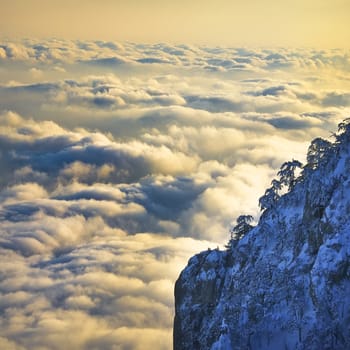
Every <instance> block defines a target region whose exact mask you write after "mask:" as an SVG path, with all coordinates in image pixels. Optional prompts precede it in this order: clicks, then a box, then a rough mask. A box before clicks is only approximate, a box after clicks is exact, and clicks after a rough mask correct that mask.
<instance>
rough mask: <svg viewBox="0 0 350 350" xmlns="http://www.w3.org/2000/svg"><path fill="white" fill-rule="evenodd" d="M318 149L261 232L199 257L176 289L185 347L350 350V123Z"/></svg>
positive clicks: (178, 335) (178, 332)
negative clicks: (224, 249) (332, 140)
mask: <svg viewBox="0 0 350 350" xmlns="http://www.w3.org/2000/svg"><path fill="white" fill-rule="evenodd" d="M311 146H312V145H311ZM311 146H310V149H311V148H312V147H311ZM310 149H309V151H310ZM312 152H313V151H312V150H311V151H310V154H309V155H308V159H309V160H310V162H311V159H312V161H313V163H309V164H308V165H307V166H306V167H304V170H303V173H302V176H301V177H300V178H299V179H298V181H297V182H296V184H295V185H294V187H293V188H292V189H291V190H290V191H289V192H288V193H286V194H285V195H283V196H281V198H280V199H279V200H278V201H276V203H274V205H273V206H271V207H270V208H268V209H266V210H265V211H264V212H263V214H262V216H261V217H260V220H259V224H258V225H257V226H256V227H254V228H253V229H251V230H250V231H249V232H248V233H247V234H246V235H245V236H244V237H243V238H241V239H240V240H239V241H236V242H235V244H233V245H232V246H231V247H230V248H229V249H228V250H226V251H219V250H208V251H205V252H202V253H200V254H198V255H196V256H194V257H192V258H191V259H190V260H189V262H188V266H187V267H186V268H185V269H184V270H183V272H182V273H181V275H180V277H179V279H178V280H177V282H176V285H175V309H176V314H175V321H174V349H175V350H180V349H181V350H182V349H211V350H215V349H259V350H264V349H269V350H274V349H276V350H280V349H308V350H312V349H315V350H316V349H317V350H320V349H332V350H336V349H350V297H349V296H350V268H349V266H350V258H349V257H350V220H349V214H350V127H349V123H348V122H345V123H342V124H340V133H338V135H337V137H336V141H335V142H334V143H333V144H331V143H329V146H328V147H326V149H318V150H316V161H315V158H313V157H312V156H313V155H314V153H312Z"/></svg>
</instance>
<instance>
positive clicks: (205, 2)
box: [0, 0, 350, 47]
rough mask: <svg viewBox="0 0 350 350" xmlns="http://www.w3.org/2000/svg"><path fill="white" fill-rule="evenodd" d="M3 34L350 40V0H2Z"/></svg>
mask: <svg viewBox="0 0 350 350" xmlns="http://www.w3.org/2000/svg"><path fill="white" fill-rule="evenodd" d="M0 7H1V13H2V16H1V23H0V33H2V36H5V37H9V38H13V37H24V36H25V37H50V36H56V37H60V38H68V39H69V38H71V39H104V40H120V41H125V40H129V41H137V42H164V41H168V42H187V43H200V44H208V45H216V44H217V45H258V46H276V45H277V46H314V47H349V46H350V45H349V42H350V40H349V36H350V35H349V33H350V30H349V29H350V1H348V0H187V1H185V0H177V1H168V0H162V1H161V0H147V1H146V0H124V1H121V0H114V1H113V0H99V1H98V0H0Z"/></svg>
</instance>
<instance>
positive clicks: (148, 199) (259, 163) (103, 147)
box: [0, 39, 350, 350]
mask: <svg viewBox="0 0 350 350" xmlns="http://www.w3.org/2000/svg"><path fill="white" fill-rule="evenodd" d="M0 58H1V60H2V64H3V66H4V70H3V71H2V72H4V74H5V75H2V78H1V82H0V84H1V86H0V104H1V106H2V108H3V111H2V112H1V113H0V149H1V152H0V167H1V170H2V173H1V177H0V185H1V188H0V218H1V225H0V253H1V254H0V264H1V273H2V279H1V281H0V294H1V298H0V328H1V331H0V335H1V336H0V347H1V348H2V349H16V350H17V349H18V350H23V349H50V350H51V349H61V348H62V344H67V343H69V346H70V347H72V348H74V349H113V348H116V349H126V348H127V349H148V348H150V349H151V348H155V349H170V348H171V333H172V330H171V327H172V315H173V292H172V290H173V284H174V281H175V279H176V278H177V276H178V274H179V272H180V271H181V269H183V267H184V266H185V264H186V262H187V259H188V258H189V257H190V256H191V255H192V254H194V253H196V252H199V251H201V250H205V249H207V248H208V247H211V248H214V247H216V246H218V245H222V244H223V243H225V241H226V240H227V239H228V228H229V226H230V224H231V223H232V222H233V221H234V220H235V219H236V217H237V216H238V215H240V214H242V213H243V214H245V213H246V214H252V215H254V217H255V219H256V220H257V219H258V215H259V210H258V205H257V201H258V197H259V196H261V195H262V194H263V193H264V190H265V188H266V186H267V185H268V184H269V182H270V181H271V179H272V177H273V176H274V174H275V173H276V170H277V169H278V167H279V166H280V164H281V163H282V162H284V161H286V160H289V159H291V158H298V159H300V160H303V157H304V155H305V151H306V149H307V145H308V143H309V142H310V140H311V139H312V138H313V137H316V136H323V137H327V136H328V134H329V131H332V130H335V127H336V124H337V123H338V122H339V121H340V120H341V119H343V118H344V117H345V116H346V113H348V111H349V109H348V107H347V101H348V94H347V92H346V91H347V90H348V82H349V81H350V80H346V78H347V73H346V71H347V70H348V67H349V60H348V56H347V53H346V52H341V51H322V52H317V51H313V50H291V49H278V50H277V49H276V50H263V49H259V50H255V49H254V50H253V49H250V50H248V49H235V48H231V49H230V48H204V47H195V46H188V45H168V44H161V45H138V44H131V43H125V44H118V43H114V42H102V41H90V42H85V41H77V42H72V41H64V40H56V39H55V40H54V39H52V40H47V41H37V40H27V41H24V42H17V43H11V42H5V43H3V44H0ZM52 67H54V68H52ZM39 70H40V71H39ZM11 111H13V112H11ZM82 325H83V327H82ZM140 339H142V342H141V341H140Z"/></svg>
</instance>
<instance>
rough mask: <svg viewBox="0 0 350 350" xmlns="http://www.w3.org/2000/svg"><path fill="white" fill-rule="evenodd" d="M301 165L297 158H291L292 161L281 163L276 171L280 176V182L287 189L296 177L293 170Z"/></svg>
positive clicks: (293, 183) (294, 181)
mask: <svg viewBox="0 0 350 350" xmlns="http://www.w3.org/2000/svg"><path fill="white" fill-rule="evenodd" d="M301 167H302V164H301V163H300V162H299V161H298V160H295V159H293V160H292V161H289V162H285V163H283V164H282V166H281V169H280V171H279V172H278V173H277V175H278V176H279V177H280V183H281V184H283V185H285V186H287V188H288V191H290V190H291V189H292V188H293V187H294V185H295V183H296V179H297V177H296V175H295V170H296V169H297V168H299V169H300V168H301Z"/></svg>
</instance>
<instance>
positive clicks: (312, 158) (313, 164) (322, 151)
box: [306, 137, 332, 169]
mask: <svg viewBox="0 0 350 350" xmlns="http://www.w3.org/2000/svg"><path fill="white" fill-rule="evenodd" d="M331 147H332V143H331V142H329V141H327V140H325V139H322V138H321V137H318V138H316V139H314V140H313V141H312V142H311V144H310V146H309V149H308V151H307V158H306V159H307V165H306V167H307V168H308V169H316V168H317V167H318V166H319V164H320V162H321V160H322V159H323V158H324V157H325V156H326V155H327V154H328V152H329V150H330V149H331Z"/></svg>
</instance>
